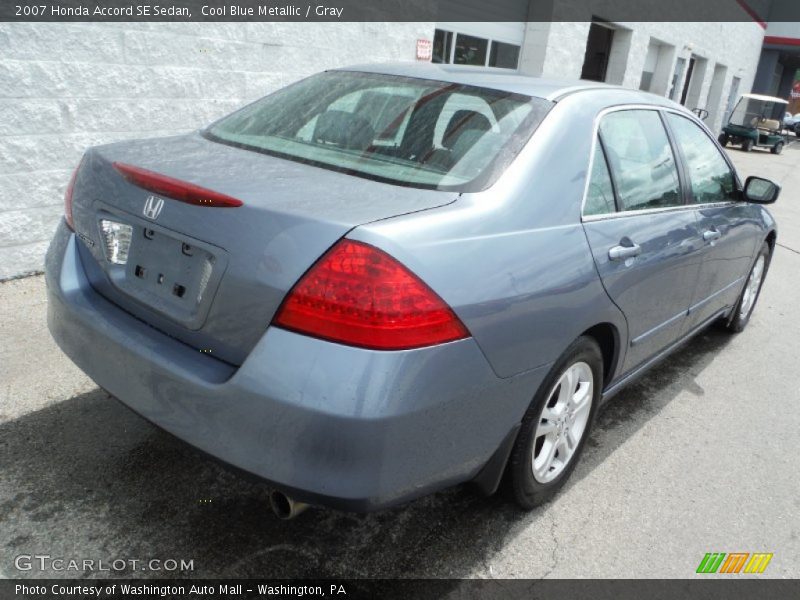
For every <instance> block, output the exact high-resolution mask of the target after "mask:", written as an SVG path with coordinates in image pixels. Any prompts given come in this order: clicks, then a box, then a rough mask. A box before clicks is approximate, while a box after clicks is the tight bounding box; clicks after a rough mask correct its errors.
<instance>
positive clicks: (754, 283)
mask: <svg viewBox="0 0 800 600" xmlns="http://www.w3.org/2000/svg"><path fill="white" fill-rule="evenodd" d="M765 264H766V258H764V255H763V254H761V255H759V257H758V260H756V264H754V265H753V270H752V271H750V277H748V278H747V283H746V284H745V286H744V292H743V293H742V303H741V305H740V306H739V316H740V317H741V318H742V319H746V318H747V316H748V315H749V314H750V311H751V310H753V304H755V301H756V296H758V289H759V288H760V287H761V279H762V278H763V277H764V265H765Z"/></svg>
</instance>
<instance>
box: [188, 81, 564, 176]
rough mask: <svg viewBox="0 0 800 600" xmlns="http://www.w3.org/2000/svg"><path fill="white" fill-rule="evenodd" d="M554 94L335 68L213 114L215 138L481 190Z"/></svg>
mask: <svg viewBox="0 0 800 600" xmlns="http://www.w3.org/2000/svg"><path fill="white" fill-rule="evenodd" d="M551 107H552V103H551V102H549V101H547V100H544V99H541V98H531V97H530V96H524V95H521V94H514V93H510V92H503V91H498V90H491V89H486V88H479V87H473V86H466V85H461V84H454V83H445V82H440V81H430V80H423V79H415V78H409V77H397V76H391V75H382V74H372V73H357V72H350V71H330V72H326V73H320V74H319V75H314V76H312V77H309V78H308V79H304V80H302V81H300V82H298V83H296V84H294V85H291V86H289V87H287V88H284V89H282V90H279V91H278V92H276V93H274V94H272V95H270V96H267V97H266V98H262V99H261V100H259V101H257V102H255V103H254V104H251V105H249V106H247V107H245V108H243V109H242V110H240V111H238V112H235V113H233V114H232V115H230V116H228V117H225V118H223V119H222V120H220V121H218V122H216V123H214V124H213V125H212V126H211V127H209V128H208V129H206V130H205V132H204V135H205V136H206V137H208V138H210V139H212V140H214V141H218V142H222V143H226V144H230V145H234V146H238V147H242V148H246V149H248V150H255V151H259V152H264V153H267V154H271V155H274V156H280V157H282V158H287V159H290V160H296V161H299V162H305V163H309V164H313V165H316V166H319V167H323V168H328V169H331V170H336V171H342V172H346V173H349V174H351V175H356V176H359V177H366V178H369V179H375V180H378V181H385V182H388V183H394V184H397V185H404V186H411V187H420V188H427V189H448V190H456V191H479V190H481V189H485V188H486V187H488V186H489V185H491V184H492V183H493V182H494V180H495V179H496V178H497V177H498V176H499V175H500V173H502V171H503V170H504V169H505V168H506V167H507V166H508V164H509V163H510V162H511V160H512V159H513V158H514V157H515V156H516V155H517V153H518V152H519V151H520V149H521V148H522V146H523V145H524V144H525V142H527V140H528V139H529V138H530V136H531V134H532V133H533V131H534V130H535V129H536V127H537V126H538V125H539V123H540V122H541V121H542V119H543V118H544V116H545V115H546V114H547V111H548V110H550V108H551Z"/></svg>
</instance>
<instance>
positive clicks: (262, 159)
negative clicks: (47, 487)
mask: <svg viewBox="0 0 800 600" xmlns="http://www.w3.org/2000/svg"><path fill="white" fill-rule="evenodd" d="M779 191H780V189H779V187H778V186H777V185H776V184H774V183H772V182H770V181H769V180H766V179H762V178H757V177H750V178H748V179H747V181H746V182H745V183H744V185H742V184H741V182H740V179H739V177H738V176H737V174H736V171H735V169H734V167H733V165H732V164H731V163H730V161H729V159H728V157H727V155H726V154H725V152H724V151H723V150H722V149H721V148H720V147H719V145H718V144H717V141H716V140H715V137H714V136H713V135H712V134H711V132H710V131H709V130H708V129H707V128H706V126H705V125H704V124H703V123H702V122H701V121H699V120H698V119H696V118H695V116H694V115H693V114H691V113H690V112H689V111H687V110H686V109H684V108H683V107H681V106H679V105H677V104H675V103H673V102H671V101H669V100H666V99H665V98H661V97H658V96H654V95H650V94H647V93H643V92H639V91H633V90H628V89H622V88H617V87H612V86H604V85H601V84H595V83H591V82H564V81H552V80H544V79H537V78H530V77H525V76H521V75H515V74H513V75H512V74H502V73H498V72H497V71H494V72H492V71H489V70H472V69H469V68H458V67H446V66H436V65H414V64H406V65H379V66H365V67H353V68H348V69H342V70H333V71H328V72H324V73H321V74H318V75H314V76H312V77H309V78H307V79H304V80H302V81H300V82H298V83H295V84H293V85H291V86H289V87H287V88H285V89H282V90H280V91H277V92H275V93H273V94H271V95H269V96H267V97H265V98H263V99H261V100H259V101H257V102H255V103H253V104H251V105H249V106H247V107H245V108H243V109H241V110H239V111H238V112H235V113H233V114H231V115H229V116H227V117H225V118H223V119H221V120H219V121H218V122H216V123H214V124H212V125H211V126H209V127H208V128H206V129H203V130H201V131H198V132H196V133H191V134H188V135H181V136H176V137H170V138H164V139H151V140H141V141H126V142H122V143H116V144H110V145H106V146H100V147H96V148H91V149H89V150H88V151H87V152H86V154H85V155H84V157H83V159H82V161H81V163H80V165H79V166H78V168H77V170H76V172H75V174H74V176H73V178H72V181H71V182H70V184H69V188H68V190H67V192H66V200H65V204H66V210H65V212H66V214H65V218H64V220H63V222H62V223H61V225H60V226H59V228H58V231H57V232H56V234H55V238H54V239H53V241H52V244H51V246H50V249H49V252H48V255H47V283H48V289H49V319H48V320H49V327H50V331H51V332H52V335H53V337H54V338H55V340H56V341H57V342H58V344H59V345H60V347H61V348H62V349H63V350H64V352H65V353H66V354H67V355H68V356H69V357H70V358H71V359H72V360H73V361H74V362H75V363H76V364H77V365H78V366H79V367H80V368H81V369H82V370H84V371H85V372H86V373H87V374H88V375H89V376H90V377H91V378H92V379H93V380H94V381H95V382H97V384H98V385H100V386H102V387H103V388H104V389H106V390H108V392H109V393H110V394H112V395H113V396H115V397H117V398H119V399H120V400H121V401H122V402H123V403H125V404H126V405H128V406H129V407H131V408H132V409H133V410H134V411H136V412H137V413H139V414H141V415H142V416H144V417H145V418H146V419H148V420H150V421H152V422H153V423H155V424H157V425H158V426H160V427H161V428H163V429H165V430H166V431H168V432H170V433H172V434H174V435H175V436H177V437H178V438H180V439H182V440H185V441H186V442H188V443H189V444H191V445H193V446H195V447H197V448H199V449H201V450H203V451H205V452H206V453H208V454H211V455H212V456H214V457H216V458H218V459H221V460H222V461H224V462H226V463H229V464H231V465H234V466H236V467H238V468H240V469H243V470H244V471H247V472H249V473H251V474H255V475H257V476H259V477H260V478H262V479H265V480H267V482H269V483H270V484H271V486H272V487H273V488H274V489H275V490H276V492H275V494H274V495H273V502H274V504H275V506H276V507H277V508H276V511H277V512H279V513H280V514H281V515H283V516H291V515H293V514H294V513H296V512H297V510H298V507H302V506H304V505H305V504H316V505H323V506H331V507H338V508H343V509H346V510H356V511H367V510H374V509H378V508H382V507H387V506H391V505H395V504H397V503H400V502H403V501H407V500H410V499H412V498H415V497H419V496H421V495H424V494H428V493H431V492H434V491H436V490H439V489H442V488H444V487H447V486H452V485H455V484H459V483H464V482H472V483H475V484H477V486H478V487H479V489H481V490H482V491H483V492H485V493H493V492H494V491H496V489H497V488H498V486H499V485H500V483H501V481H503V483H504V485H507V487H508V490H510V492H511V494H512V495H513V497H514V498H515V499H516V501H517V502H518V503H519V504H520V505H521V506H522V507H524V508H531V507H534V506H536V505H539V504H541V503H542V502H545V501H546V500H548V499H549V498H550V497H551V496H553V494H554V493H555V492H556V491H557V490H558V489H559V488H560V487H561V486H562V485H563V484H564V482H565V480H566V479H567V478H568V477H569V475H570V473H571V472H572V470H573V469H574V468H575V464H576V463H577V461H578V458H579V456H580V454H581V451H582V449H583V447H584V445H585V444H586V439H587V437H588V435H589V432H590V431H591V427H592V423H593V421H594V419H595V415H596V414H597V409H598V407H599V406H600V405H601V404H602V403H603V402H604V401H605V400H607V399H609V398H610V397H611V396H612V395H614V393H615V392H617V391H618V390H619V389H620V388H621V387H623V386H624V385H625V384H626V383H628V382H629V381H631V380H632V379H634V378H635V377H637V376H638V375H640V374H641V373H643V372H644V371H645V370H647V369H648V367H650V366H651V365H653V364H654V363H655V362H657V361H658V360H659V359H661V358H662V357H664V356H665V355H666V354H668V353H669V352H670V351H671V350H673V349H674V348H675V347H676V346H677V345H678V344H680V343H681V342H682V341H684V340H686V339H687V338H688V337H690V336H691V335H693V334H695V333H697V332H698V331H700V330H701V329H703V328H704V327H706V326H707V325H710V324H712V323H714V322H718V323H719V324H720V325H721V326H723V327H726V328H727V329H728V330H730V331H732V332H737V331H741V330H742V329H743V328H744V327H745V326H746V325H747V323H748V320H749V319H750V315H751V314H752V311H753V306H754V305H755V302H756V299H757V298H758V294H759V290H760V288H761V284H762V282H763V281H764V276H765V275H766V273H767V269H768V267H769V262H770V256H771V254H772V250H773V248H774V246H775V239H776V237H775V236H776V228H775V222H774V220H773V218H772V217H771V216H770V214H769V212H767V210H766V209H765V208H764V207H763V205H764V204H768V203H770V202H773V201H774V200H775V199H776V197H777V195H778V193H779Z"/></svg>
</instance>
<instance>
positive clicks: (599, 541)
mask: <svg viewBox="0 0 800 600" xmlns="http://www.w3.org/2000/svg"><path fill="white" fill-rule="evenodd" d="M730 155H731V156H732V157H733V159H734V162H735V163H736V164H737V165H738V167H739V169H740V173H742V175H748V174H756V173H758V174H763V175H765V176H768V177H771V178H774V179H775V180H776V181H778V182H780V183H781V184H782V185H783V188H784V189H783V193H782V196H781V198H780V200H779V201H778V203H777V204H776V205H775V206H774V208H772V209H771V210H772V211H773V214H774V215H775V216H776V218H777V221H778V226H779V234H778V243H779V245H778V247H777V249H776V252H775V256H774V259H773V262H772V266H771V269H770V272H769V275H768V278H767V280H766V283H765V285H764V289H763V292H762V295H761V298H760V300H759V303H758V305H757V306H756V309H755V313H754V315H753V318H752V320H751V322H750V324H749V326H748V328H747V329H746V330H745V331H744V332H743V333H741V334H740V335H736V336H731V335H728V334H726V333H723V332H721V331H718V330H716V329H712V330H708V331H707V332H705V333H703V334H701V335H699V336H697V337H696V338H694V339H693V340H692V341H690V342H689V343H687V344H686V345H685V346H683V347H682V348H681V349H679V350H678V351H677V352H676V353H675V354H674V355H673V356H672V357H670V358H669V359H667V360H666V361H664V362H663V363H661V364H660V365H659V366H658V367H657V368H655V369H654V370H653V371H651V372H650V374H648V375H647V376H646V377H645V378H643V379H642V380H640V381H639V382H638V383H637V384H635V385H634V386H632V387H630V388H628V389H626V390H625V391H624V392H622V393H621V394H620V395H619V396H617V397H616V398H615V399H614V400H613V401H612V402H611V403H610V404H609V405H608V406H607V407H606V408H605V409H604V410H603V411H602V413H601V414H600V416H599V420H598V423H597V426H596V428H595V430H594V432H593V433H592V436H591V438H590V440H589V445H588V447H587V451H586V453H585V454H584V456H583V458H582V460H581V462H580V464H579V465H578V467H577V469H576V471H575V473H574V474H573V477H572V479H571V481H570V482H569V484H568V485H567V487H566V488H565V489H564V490H563V492H562V493H561V494H560V495H559V496H558V497H557V498H556V499H555V500H554V501H553V502H551V503H550V504H548V505H546V506H545V507H542V508H540V509H537V510H534V511H533V512H530V513H525V512H521V511H520V510H518V509H516V508H515V507H514V506H513V504H511V503H510V502H508V501H507V500H505V499H504V498H503V497H492V498H482V497H480V496H477V495H475V494H474V493H473V492H472V491H471V490H469V489H468V488H456V489H452V490H448V491H446V492H443V493H439V494H436V495H434V496H431V497H428V498H424V499H421V500H419V501H416V502H413V503H411V504H408V505H406V506H403V507H400V508H396V509H393V510H388V511H385V512H381V513H377V514H371V515H353V514H346V513H341V512H336V511H332V510H327V509H311V510H309V511H307V512H306V513H304V514H303V515H301V516H300V517H299V518H297V519H295V520H293V521H288V522H285V521H280V520H278V519H277V518H275V517H274V516H273V515H272V513H271V512H270V511H269V509H268V504H267V497H266V495H267V490H266V488H265V487H264V486H263V485H261V484H259V483H256V482H253V481H251V480H249V479H244V478H242V477H241V476H239V475H237V474H234V473H232V472H229V471H227V470H226V469H225V468H223V467H221V466H219V465H218V464H216V463H215V462H213V461H211V460H209V459H207V458H205V457H203V456H201V455H199V454H198V453H197V452H195V451H194V450H193V449H191V448H190V447H188V446H186V445H185V444H183V443H182V442H180V441H178V440H176V439H174V438H172V437H171V436H170V435H168V434H166V433H163V432H162V431H160V430H158V429H156V428H155V427H153V426H152V425H150V424H148V423H147V422H145V421H144V420H143V419H141V418H140V417H138V416H137V415H135V414H134V413H132V412H131V411H129V410H128V409H126V408H125V407H124V406H123V405H122V404H120V403H119V402H117V401H116V400H114V399H113V398H110V397H109V396H108V395H107V394H106V393H105V392H104V391H102V390H100V389H98V388H97V387H96V386H95V385H94V384H93V383H92V382H91V381H90V380H88V379H87V378H86V377H85V376H84V375H83V374H82V373H81V372H80V371H79V370H78V369H77V368H76V367H74V366H73V365H72V363H71V362H70V361H69V360H68V359H67V358H66V357H65V356H63V355H62V354H61V353H60V351H59V350H58V348H57V347H56V345H55V344H54V342H53V341H52V340H51V338H50V336H49V333H48V331H47V327H46V324H45V311H46V301H45V293H44V281H43V277H41V276H34V277H29V278H25V279H20V280H15V281H9V282H5V283H0V577H15V578H16V577H42V576H70V577H87V576H88V577H105V576H108V575H109V573H108V572H97V571H94V572H84V571H77V572H76V571H55V570H53V569H52V568H46V569H45V570H44V571H42V570H40V569H39V568H38V565H36V564H34V565H33V568H31V569H30V570H20V569H18V568H17V567H18V566H20V564H19V561H17V562H18V564H17V565H16V566H15V559H16V557H18V556H21V555H22V556H27V555H49V556H51V557H60V558H66V559H70V558H73V559H78V560H83V559H89V560H95V561H97V560H102V561H104V562H105V563H106V564H108V563H110V562H111V561H113V560H117V559H122V560H125V561H130V560H131V559H134V560H148V559H153V558H154V559H159V560H162V561H167V560H170V559H172V560H177V561H181V560H183V561H189V560H191V561H193V563H192V565H193V570H191V571H184V572H180V571H169V570H165V569H164V568H163V567H162V569H161V570H158V571H140V570H139V569H138V568H137V570H132V569H130V568H129V567H126V568H125V569H124V570H121V571H119V572H117V573H116V574H118V575H121V576H130V577H136V576H146V577H180V576H184V577H185V576H192V577H289V578H293V577H436V578H438V577H481V578H489V577H496V578H510V577H525V578H543V577H579V578H593V577H623V578H630V577H637V578H638V577H642V578H661V577H664V578H673V577H675V578H686V577H694V576H695V570H696V568H697V566H698V564H699V562H700V560H701V559H702V558H703V556H704V554H705V553H707V552H770V553H773V554H774V557H773V559H772V561H771V563H770V564H769V565H768V568H767V569H766V571H765V572H764V573H763V575H761V577H794V578H796V577H800V457H799V454H800V358H799V356H800V352H799V350H800V345H799V344H798V339H800V283H798V281H799V279H800V143H798V144H793V145H791V146H789V147H788V148H786V149H785V150H784V152H783V154H782V155H780V156H774V155H772V154H769V153H768V152H763V151H758V150H755V151H753V152H751V153H749V154H746V153H744V152H742V151H739V150H735V149H732V150H730ZM168 564H171V563H168ZM25 565H26V562H25V561H24V560H23V562H22V563H21V566H22V567H25ZM732 577H736V576H732ZM739 577H741V575H740V576H739Z"/></svg>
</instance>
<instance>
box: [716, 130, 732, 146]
mask: <svg viewBox="0 0 800 600" xmlns="http://www.w3.org/2000/svg"><path fill="white" fill-rule="evenodd" d="M717 139H718V140H719V144H720V146H722V147H723V148H724V147H725V146H727V145H728V142H729V141H730V138H729V137H728V134H727V133H720V134H719V138H717Z"/></svg>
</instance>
